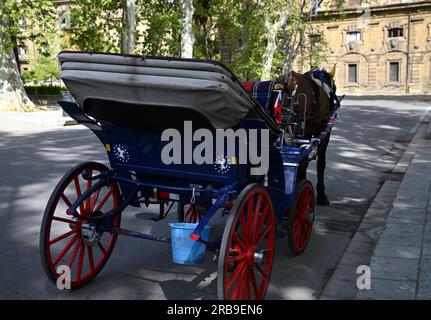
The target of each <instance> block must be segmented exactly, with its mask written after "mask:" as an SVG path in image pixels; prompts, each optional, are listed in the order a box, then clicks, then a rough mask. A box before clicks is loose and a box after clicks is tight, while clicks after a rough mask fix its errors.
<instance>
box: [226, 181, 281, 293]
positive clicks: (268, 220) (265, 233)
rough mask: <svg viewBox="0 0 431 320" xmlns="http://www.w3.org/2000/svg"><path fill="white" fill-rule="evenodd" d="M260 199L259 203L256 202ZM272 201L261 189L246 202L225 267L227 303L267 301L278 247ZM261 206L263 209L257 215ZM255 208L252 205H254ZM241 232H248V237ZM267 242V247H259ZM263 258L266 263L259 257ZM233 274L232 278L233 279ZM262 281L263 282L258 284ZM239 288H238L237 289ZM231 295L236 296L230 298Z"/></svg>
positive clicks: (229, 245) (247, 198)
mask: <svg viewBox="0 0 431 320" xmlns="http://www.w3.org/2000/svg"><path fill="white" fill-rule="evenodd" d="M255 198H256V202H254V199H255ZM270 201H271V200H270V198H269V196H268V194H267V193H266V192H262V189H261V188H257V189H256V190H253V191H252V192H250V193H249V194H248V195H247V196H246V197H245V199H244V201H242V204H241V206H240V207H239V210H238V213H237V214H236V217H235V218H234V221H233V224H232V226H233V227H232V229H231V232H230V234H229V240H228V250H226V256H225V264H224V277H223V279H224V284H223V285H224V297H225V299H232V300H236V299H240V300H243V299H248V300H250V299H252V297H254V299H256V300H259V299H263V298H264V296H265V293H266V290H267V287H268V284H269V278H270V274H271V269H272V263H273V257H274V246H275V221H274V214H273V208H272V205H271V203H270ZM258 203H261V205H262V209H261V210H259V211H258V213H260V215H255V214H253V215H252V218H251V219H249V218H248V217H250V215H249V214H250V210H249V208H250V207H251V208H252V210H251V212H252V213H256V212H257V211H256V210H257V207H258ZM250 204H251V205H250ZM239 228H241V231H243V230H242V229H244V231H245V230H247V231H245V232H244V234H242V232H241V234H240V233H239V232H238V231H239ZM265 240H266V246H264V247H263V248H261V247H259V245H260V244H262V243H263V242H264V241H265ZM259 255H262V256H263V258H262V261H263V263H259V260H260V259H256V257H257V256H259ZM229 273H230V276H229ZM258 278H260V281H258ZM234 286H235V287H234ZM230 291H232V293H231V294H230Z"/></svg>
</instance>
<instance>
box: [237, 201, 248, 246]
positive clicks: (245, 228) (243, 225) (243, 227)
mask: <svg viewBox="0 0 431 320" xmlns="http://www.w3.org/2000/svg"><path fill="white" fill-rule="evenodd" d="M239 221H240V224H241V234H242V236H243V238H244V239H243V240H244V242H245V244H247V245H248V244H250V238H249V235H248V226H247V222H246V221H245V219H244V209H242V211H241V212H240V213H239Z"/></svg>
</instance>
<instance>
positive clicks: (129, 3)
mask: <svg viewBox="0 0 431 320" xmlns="http://www.w3.org/2000/svg"><path fill="white" fill-rule="evenodd" d="M135 29H136V3H135V0H123V34H122V39H121V52H122V53H125V54H133V52H134V50H135Z"/></svg>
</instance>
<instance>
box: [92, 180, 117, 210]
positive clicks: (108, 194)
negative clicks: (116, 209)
mask: <svg viewBox="0 0 431 320" xmlns="http://www.w3.org/2000/svg"><path fill="white" fill-rule="evenodd" d="M113 191H114V189H113V188H112V186H110V187H109V190H108V192H106V194H105V196H104V197H103V198H102V200H100V203H99V204H98V205H97V207H96V209H94V212H97V211H99V210H100V209H101V208H102V207H103V205H104V204H105V202H106V200H108V198H109V197H110V195H111V194H112V192H113Z"/></svg>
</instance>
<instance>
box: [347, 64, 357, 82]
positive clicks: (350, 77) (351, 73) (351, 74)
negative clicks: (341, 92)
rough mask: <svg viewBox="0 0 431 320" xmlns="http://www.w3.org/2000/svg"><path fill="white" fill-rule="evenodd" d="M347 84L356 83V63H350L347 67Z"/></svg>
mask: <svg viewBox="0 0 431 320" xmlns="http://www.w3.org/2000/svg"><path fill="white" fill-rule="evenodd" d="M347 83H349V84H357V83H358V65H357V64H356V63H351V64H349V65H348V70H347Z"/></svg>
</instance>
